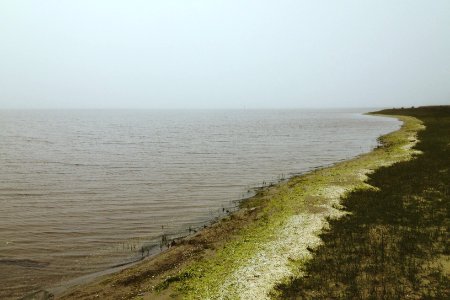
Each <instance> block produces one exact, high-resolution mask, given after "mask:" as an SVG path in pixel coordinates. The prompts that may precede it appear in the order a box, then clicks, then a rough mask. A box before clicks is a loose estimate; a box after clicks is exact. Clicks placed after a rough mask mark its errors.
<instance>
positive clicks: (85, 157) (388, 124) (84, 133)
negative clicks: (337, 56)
mask: <svg viewBox="0 0 450 300" xmlns="http://www.w3.org/2000/svg"><path fill="white" fill-rule="evenodd" d="M360 112H362V111H355V110H353V111H348V110H347V111H344V110H328V111H325V110H320V111H312V110H311V111H305V110H289V111H288V110H255V111H252V110H250V111H249V110H235V111H231V110H230V111H200V110H198V111H101V110H98V111H87V110H86V111H56V110H55V111H0V298H1V299H4V298H13V297H16V296H20V295H22V294H23V293H25V292H29V291H33V290H35V289H39V288H45V287H49V286H52V285H57V284H59V283H60V282H62V281H65V280H68V279H71V278H74V277H77V276H81V275H83V274H88V273H92V272H96V271H100V270H104V269H107V268H110V267H111V266H114V265H116V264H119V263H122V262H125V261H130V260H133V259H136V258H137V257H139V256H141V253H140V249H141V247H142V246H144V247H152V246H156V247H155V248H156V249H157V250H159V247H158V241H159V239H160V235H161V234H162V233H167V234H186V233H188V230H187V229H188V228H189V227H192V228H194V227H198V226H202V225H203V224H205V223H206V222H208V221H209V220H211V219H213V218H215V217H217V216H219V215H220V214H221V213H222V211H223V210H224V209H232V208H233V207H234V206H235V200H238V199H241V198H242V197H245V196H248V191H249V190H250V191H251V189H252V188H253V187H256V186H260V185H261V184H262V182H263V181H265V182H270V181H276V180H277V179H279V178H281V177H289V176H291V175H293V174H298V173H302V172H306V171H308V170H311V169H313V168H316V167H320V166H324V165H328V164H332V163H334V162H337V161H339V160H343V159H348V158H351V157H354V156H356V155H358V154H361V153H364V152H368V151H370V150H371V149H372V148H373V147H375V146H376V145H377V140H376V139H377V137H378V136H380V135H382V134H386V133H388V132H391V131H393V130H396V129H397V128H399V125H400V122H399V121H397V120H395V119H390V118H381V117H373V116H365V115H362V114H360ZM152 249H153V248H152Z"/></svg>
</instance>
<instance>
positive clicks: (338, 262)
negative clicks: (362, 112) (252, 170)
mask: <svg viewBox="0 0 450 300" xmlns="http://www.w3.org/2000/svg"><path fill="white" fill-rule="evenodd" d="M379 113H382V114H389V115H397V114H398V115H408V116H413V117H416V118H418V119H420V120H422V121H423V123H424V125H425V126H426V130H424V131H421V132H420V133H419V136H418V137H419V140H420V142H419V143H418V144H417V145H416V147H415V148H416V149H417V150H419V151H421V152H422V154H421V155H418V156H417V157H416V158H415V159H413V160H409V161H403V162H399V163H396V164H394V165H392V166H389V167H383V168H380V169H378V170H377V171H376V172H375V173H373V174H371V175H370V179H369V180H368V181H367V182H368V184H370V185H372V186H374V187H376V189H364V190H356V191H353V192H351V193H349V194H348V195H347V196H346V197H345V198H344V199H343V201H342V205H343V206H344V209H345V210H346V211H348V212H350V213H349V214H347V215H345V216H344V217H342V218H340V219H338V220H330V229H329V230H327V231H325V232H324V233H322V234H321V235H320V238H321V239H322V240H323V242H324V243H323V244H322V245H321V246H319V247H318V248H316V249H315V250H313V251H312V252H313V259H312V260H309V261H308V262H307V263H306V264H303V265H301V266H299V268H301V272H302V274H304V276H302V277H299V278H296V279H292V280H291V281H290V282H287V283H285V284H281V285H278V287H277V288H276V291H275V292H273V293H272V296H273V297H276V298H280V299H336V298H339V299H450V280H449V268H450V256H449V255H450V247H449V242H450V236H449V232H450V231H449V226H450V219H449V209H450V186H449V185H450V173H449V168H450V107H424V108H416V109H414V108H411V109H398V110H384V111H381V112H379Z"/></svg>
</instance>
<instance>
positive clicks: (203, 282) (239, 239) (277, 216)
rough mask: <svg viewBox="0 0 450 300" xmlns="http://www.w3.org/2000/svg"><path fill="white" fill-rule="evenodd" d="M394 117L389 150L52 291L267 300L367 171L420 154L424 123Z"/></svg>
mask: <svg viewBox="0 0 450 300" xmlns="http://www.w3.org/2000/svg"><path fill="white" fill-rule="evenodd" d="M396 118H399V119H400V120H402V121H403V122H404V124H403V126H402V128H401V129H400V130H398V131H395V132H393V133H390V134H388V135H386V136H383V137H382V138H381V141H382V142H383V144H384V146H383V147H380V148H377V149H375V150H374V151H372V152H370V153H368V154H363V155H360V156H358V157H356V158H354V159H352V160H349V161H344V162H340V163H337V164H335V165H333V166H331V167H326V168H323V169H318V170H315V171H312V172H310V173H307V174H305V175H301V176H294V177H293V178H291V179H289V180H288V181H285V182H281V183H279V184H278V185H276V186H272V187H269V188H265V189H262V190H260V191H258V192H257V194H256V195H255V196H254V197H251V198H249V199H247V200H245V201H244V202H242V203H241V209H240V210H239V211H237V212H235V213H233V214H231V215H230V216H228V217H226V218H224V219H223V220H222V221H220V222H219V223H216V224H214V225H212V226H211V227H208V228H206V229H204V230H202V231H200V232H198V233H197V234H196V235H194V236H191V237H188V238H186V239H184V240H182V241H180V242H178V243H177V244H176V245H174V247H172V248H170V249H168V250H167V251H165V252H163V253H161V254H158V255H156V256H154V257H150V258H148V259H145V260H144V261H142V262H139V263H137V264H136V265H133V266H131V267H127V268H126V269H124V270H121V271H120V272H118V273H115V274H112V275H105V276H103V277H101V278H97V279H95V280H94V281H93V282H91V283H87V284H85V283H82V286H80V287H76V288H74V289H71V290H69V291H66V292H64V293H63V294H60V293H59V292H61V291H57V290H54V291H53V292H56V295H57V298H61V299H75V298H76V299H80V298H85V299H89V298H92V299H94V298H98V297H100V298H102V299H105V298H111V299H118V298H134V297H138V298H144V299H154V298H155V297H156V298H161V299H164V298H166V297H168V296H169V295H172V294H175V295H178V296H179V297H186V298H193V299H195V298H199V299H200V298H211V299H223V298H226V297H231V298H245V299H264V298H267V297H268V295H269V293H270V292H271V289H272V287H273V286H274V285H275V284H277V283H280V282H282V281H283V280H284V279H285V278H289V277H290V276H299V275H301V274H295V273H293V271H292V269H293V268H292V267H291V265H292V264H296V265H298V264H299V263H300V264H301V262H302V261H305V260H306V259H308V258H309V257H310V255H311V254H310V251H309V250H310V249H313V248H314V247H316V246H317V245H319V244H320V239H318V237H317V235H318V233H320V231H321V230H322V229H323V228H324V227H326V226H327V222H326V219H327V218H330V217H331V218H337V217H339V216H340V215H342V214H344V213H345V212H343V211H341V210H340V209H339V208H340V206H339V199H340V197H341V196H343V195H344V194H345V193H346V192H347V191H350V190H353V189H357V188H371V187H370V186H367V185H366V184H365V183H364V180H365V178H366V174H367V173H370V172H371V171H372V170H375V169H376V168H379V167H381V166H387V165H390V164H392V163H394V162H397V161H401V160H406V159H409V158H410V157H411V156H412V155H413V154H414V153H413V152H412V151H411V148H412V147H413V146H414V144H415V143H416V139H415V134H416V132H417V131H418V130H420V128H421V125H420V122H419V121H418V120H417V119H414V118H410V117H398V116H397V117H396ZM299 229H300V230H299ZM299 241H300V242H299ZM281 253H283V255H281Z"/></svg>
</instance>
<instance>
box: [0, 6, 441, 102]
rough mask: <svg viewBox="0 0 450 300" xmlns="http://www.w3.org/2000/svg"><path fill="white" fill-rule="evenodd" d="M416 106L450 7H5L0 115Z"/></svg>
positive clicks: (431, 75)
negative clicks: (7, 111)
mask: <svg viewBox="0 0 450 300" xmlns="http://www.w3.org/2000/svg"><path fill="white" fill-rule="evenodd" d="M425 104H450V1H449V0H442V1H439V0H423V1H420V0H404V1H401V0H374V1H364V0H354V1H346V0H339V1H338V0H329V1H320V0H310V1H301V0H271V1H269V0H255V1H253V0H252V1H250V0H224V1H214V0H158V1H156V0H146V1H135V0H122V1H114V0H104V1H103V0H72V1H66V0H45V1H42V0H34V1H25V0H0V108H244V107H246V108H291V107H336V106H340V107H374V106H388V107H391V106H411V105H425Z"/></svg>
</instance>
